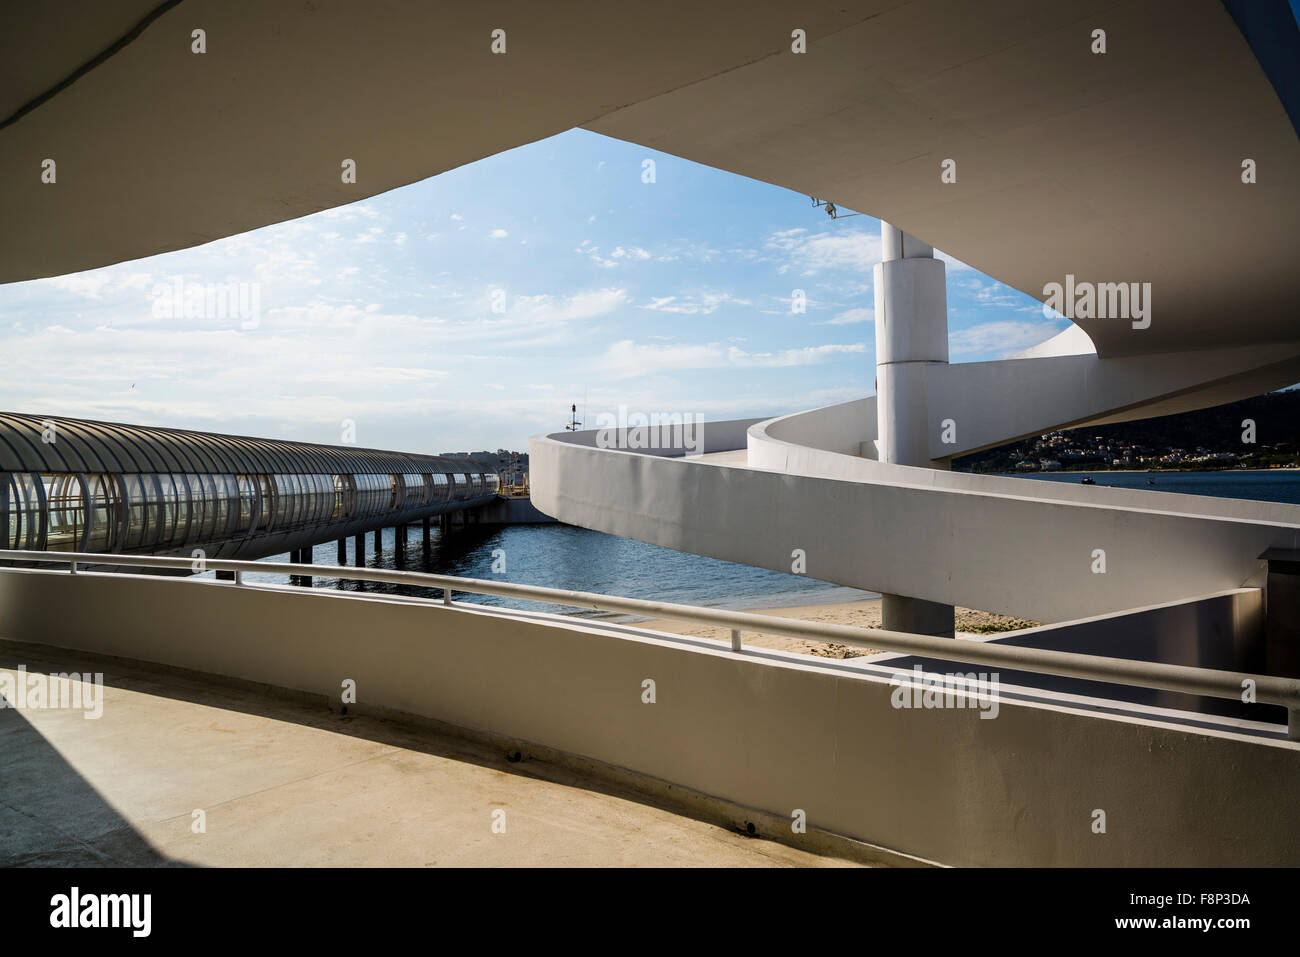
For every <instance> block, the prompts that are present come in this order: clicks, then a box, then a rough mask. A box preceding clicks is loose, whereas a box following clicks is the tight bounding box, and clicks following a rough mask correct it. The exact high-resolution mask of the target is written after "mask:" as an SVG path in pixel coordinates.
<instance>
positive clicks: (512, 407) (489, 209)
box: [0, 130, 1068, 452]
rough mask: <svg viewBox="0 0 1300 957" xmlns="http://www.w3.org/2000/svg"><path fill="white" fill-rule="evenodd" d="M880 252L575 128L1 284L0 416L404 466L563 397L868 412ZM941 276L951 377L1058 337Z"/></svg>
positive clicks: (1036, 308) (519, 441) (507, 440)
mask: <svg viewBox="0 0 1300 957" xmlns="http://www.w3.org/2000/svg"><path fill="white" fill-rule="evenodd" d="M647 158H650V159H653V160H654V161H655V164H656V169H655V182H653V183H645V182H642V162H643V160H645V159H647ZM360 173H361V176H362V177H364V170H362V171H360ZM832 198H833V197H832ZM879 250H880V227H879V222H878V221H877V220H875V219H873V218H871V217H869V216H865V215H864V216H855V217H850V218H842V219H839V220H834V221H833V220H831V219H829V218H828V217H827V216H826V215H825V213H824V212H823V211H822V210H820V209H815V208H813V207H812V206H811V204H810V201H809V198H808V197H807V196H803V195H801V194H798V193H793V192H790V191H788V190H785V189H781V188H778V187H774V186H770V185H767V184H764V183H758V182H755V181H753V180H749V179H745V178H743V177H739V176H735V175H733V174H730V173H725V172H721V171H719V170H715V169H711V168H709V167H705V166H700V165H698V164H695V163H690V162H687V161H685V160H682V159H678V158H676V157H672V156H668V155H665V154H662V153H657V152H655V151H653V150H647V149H645V148H643V147H640V146H635V145H632V144H628V143H623V142H621V141H618V140H613V139H609V138H607V137H603V136H600V135H597V134H594V133H587V132H584V131H579V130H574V131H570V132H568V133H563V134H561V135H558V136H554V137H551V138H550V139H547V140H543V141H541V142H538V143H534V144H531V145H528V146H524V147H520V148H518V149H515V150H511V151H509V152H507V153H502V154H499V155H497V156H493V157H490V158H488V159H485V160H482V161H480V162H478V163H474V164H472V165H469V166H466V167H462V168H460V169H457V170H452V171H450V172H447V173H444V174H442V175H440V176H436V177H433V178H431V179H428V180H424V181H423V182H420V183H416V184H413V185H411V186H407V187H404V188H402V189H397V190H393V191H391V192H388V193H385V194H383V195H380V196H376V197H373V198H371V199H368V200H364V201H361V202H359V203H355V204H353V205H351V206H346V207H340V208H337V209H333V210H327V211H325V212H323V213H319V214H316V215H313V216H308V217H304V218H302V219H298V220H294V221H291V222H287V223H281V224H278V225H275V226H268V227H266V228H264V229H259V230H255V231H253V232H250V233H245V234H242V235H239V236H233V237H230V238H228V239H224V240H219V241H216V242H212V243H208V244H206V245H204V246H200V247H196V248H194V249H188V250H180V251H177V252H173V253H167V254H164V255H160V256H155V257H151V258H148V259H142V260H137V261H135V262H131V263H122V264H119V265H116V266H111V267H107V268H104V269H97V270H91V271H89V272H84V273H77V274H74V275H70V276H62V277H57V278H53V279H43V280H36V281H32V282H25V283H14V284H10V285H6V286H0V352H2V353H3V354H4V355H5V356H6V357H7V358H8V360H9V361H8V363H7V367H8V368H9V369H10V370H13V371H14V372H15V373H16V374H14V375H12V376H11V377H8V378H6V380H5V381H4V382H3V383H0V408H4V409H6V410H12V411H22V412H32V413H37V414H43V415H52V416H60V415H63V416H80V417H88V418H98V419H106V420H112V421H123V422H133V423H140V424H149V425H165V426H174V427H180V428H194V429H205V430H212V431H223V432H235V433H241V434H249V435H261V436H268V437H275V438H285V439H297V440H303V441H315V442H327V443H338V442H340V440H341V438H342V428H343V425H342V423H343V422H344V420H349V421H351V422H352V423H354V424H355V433H356V441H357V443H358V444H360V445H364V446H372V447H379V448H394V449H402V450H405V451H413V452H438V451H456V450H467V449H481V448H492V449H495V448H498V447H507V448H514V449H523V448H525V447H526V444H527V439H528V437H529V436H530V435H532V434H535V433H538V432H542V431H555V430H558V429H559V428H561V427H562V426H563V424H564V422H565V421H566V420H567V416H568V410H569V405H570V403H573V402H576V403H577V405H578V407H579V415H580V416H581V415H582V410H583V409H584V406H585V409H586V416H587V422H588V423H589V424H594V423H595V420H596V415H597V414H598V413H600V412H605V411H609V412H614V411H616V410H617V409H618V407H619V406H620V405H624V406H627V407H628V409H629V410H630V411H642V412H647V413H649V412H664V413H682V414H686V413H692V414H697V415H702V416H703V417H704V418H706V419H719V418H734V417H741V416H750V415H755V416H757V415H769V414H778V413H782V412H788V411H794V410H797V409H805V408H812V407H815V406H818V405H825V404H829V403H832V402H837V401H843V400H847V399H851V398H855V397H858V396H862V395H866V394H869V393H871V392H872V391H874V384H873V383H874V375H875V370H874V361H875V360H874V329H873V326H872V305H873V295H872V266H873V265H874V263H875V262H877V261H878V260H879ZM948 262H949V264H948V307H949V326H950V348H951V354H952V360H953V361H954V362H960V361H975V360H981V359H996V358H1002V357H1004V356H1006V355H1010V354H1012V353H1014V352H1018V351H1020V350H1021V349H1024V348H1027V347H1028V346H1031V345H1034V344H1036V343H1037V342H1040V341H1042V340H1044V339H1046V338H1048V337H1049V336H1051V335H1053V334H1055V333H1056V332H1058V331H1060V330H1061V329H1063V328H1065V327H1066V326H1067V325H1068V323H1067V322H1066V321H1065V320H1061V319H1056V320H1049V319H1045V318H1044V317H1043V314H1042V308H1041V304H1040V303H1038V302H1037V301H1036V300H1034V299H1032V298H1030V297H1028V296H1025V295H1023V294H1021V293H1018V292H1016V291H1014V290H1011V289H1009V288H1007V287H1005V286H1003V285H1001V284H999V283H997V282H995V281H994V280H992V279H990V278H989V277H987V276H985V275H983V274H982V273H979V272H977V271H975V270H973V269H971V268H969V267H966V266H964V265H963V264H961V263H957V262H955V261H952V260H951V259H950V260H949V261H948ZM177 278H179V279H181V280H182V281H183V282H185V283H230V282H234V283H249V284H253V283H256V284H257V291H258V296H259V305H260V314H259V320H258V322H257V323H256V325H255V326H253V327H251V328H245V326H246V325H249V323H244V322H241V321H239V320H238V319H237V318H229V317H217V316H212V317H209V318H201V317H191V318H184V317H180V318H168V317H167V316H165V315H159V314H158V312H159V310H158V309H157V308H156V303H157V301H158V297H159V292H160V290H163V289H170V288H173V284H174V281H175V280H176V279H177ZM795 289H802V290H803V291H804V293H805V295H806V297H807V311H806V312H805V313H803V314H797V313H792V312H791V308H790V303H791V298H792V295H793V291H794V290H795ZM494 291H499V292H498V293H497V296H498V298H497V302H498V304H503V305H504V311H494V310H493V302H494V299H493V294H494Z"/></svg>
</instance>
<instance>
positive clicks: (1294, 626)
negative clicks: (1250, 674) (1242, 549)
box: [1262, 548, 1300, 678]
mask: <svg viewBox="0 0 1300 957" xmlns="http://www.w3.org/2000/svg"><path fill="white" fill-rule="evenodd" d="M1263 557H1264V558H1266V559H1268V578H1267V587H1266V589H1265V591H1264V603H1265V615H1264V653H1263V656H1262V657H1263V659H1264V660H1263V671H1264V674H1267V675H1277V676H1278V677H1280V678H1300V550H1297V549H1284V548H1270V549H1269V550H1268V551H1266V552H1265V553H1264V555H1263Z"/></svg>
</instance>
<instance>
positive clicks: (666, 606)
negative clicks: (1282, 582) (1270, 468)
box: [0, 550, 1300, 740]
mask: <svg viewBox="0 0 1300 957" xmlns="http://www.w3.org/2000/svg"><path fill="white" fill-rule="evenodd" d="M0 561H21V562H39V563H44V564H55V565H61V564H66V565H68V567H69V571H70V572H72V573H73V574H77V573H78V567H77V566H78V565H101V566H111V567H132V568H173V569H182V570H190V571H193V570H194V566H195V565H196V564H197V565H200V566H201V567H200V571H231V572H235V574H236V581H234V582H231V583H230V584H232V585H234V586H236V587H242V586H246V585H247V584H248V583H246V582H244V581H243V574H242V573H244V572H264V573H271V574H282V575H290V576H305V577H328V578H339V579H344V580H351V581H374V582H384V583H387V584H392V585H413V586H419V587H424V588H439V589H441V590H442V593H443V595H442V601H443V603H444V604H451V593H452V592H453V591H462V592H469V593H471V594H478V595H496V596H499V597H503V598H517V599H524V600H527V601H537V602H543V603H547V604H552V605H570V606H573V607H577V608H590V609H593V610H596V611H605V612H613V613H618V614H631V615H645V616H647V617H652V618H667V619H671V620H674V621H685V622H690V623H692V624H702V625H717V626H721V627H723V628H726V629H729V630H730V632H731V648H732V650H733V651H738V652H743V650H744V646H743V644H742V642H741V640H740V635H741V633H742V632H747V631H748V632H758V633H762V634H768V635H781V636H783V637H787V638H803V639H808V640H812V641H834V642H838V643H839V644H845V645H850V646H853V647H858V648H870V649H882V650H885V651H894V652H901V653H904V654H914V655H924V656H926V657H930V658H939V659H942V660H945V661H960V662H965V663H968V664H977V665H989V666H998V667H1005V668H1010V669H1015V670H1020V671H1031V672H1035V673H1037V674H1048V675H1057V676H1060V677H1066V678H1081V679H1085V680H1089V681H1103V682H1106V683H1109V684H1123V685H1135V686H1138V687H1143V688H1157V689H1160V690H1163V691H1176V692H1182V693H1184V694H1194V695H1204V696H1206V697H1211V698H1224V699H1229V700H1234V701H1240V700H1242V698H1243V691H1244V690H1245V689H1246V687H1247V686H1248V685H1247V682H1251V683H1253V686H1254V698H1255V700H1256V701H1257V702H1260V703H1262V704H1274V705H1281V706H1282V707H1284V708H1286V709H1287V711H1288V717H1289V723H1288V732H1289V735H1288V736H1289V737H1290V738H1291V739H1292V740H1300V679H1297V678H1283V677H1279V676H1276V675H1253V674H1246V673H1244V672H1239V671H1222V670H1219V669H1213V668H1196V667H1192V666H1189V665H1171V664H1166V663H1164V662H1155V661H1135V660H1131V659H1128V658H1108V657H1105V656H1102V655H1085V654H1080V653H1078V652H1073V651H1052V650H1049V649H1045V648H1023V647H1015V646H1011V645H998V644H991V643H988V642H973V641H958V640H955V639H952V638H938V637H934V636H930V635H914V634H907V633H905V632H899V631H885V630H883V629H880V628H858V627H854V626H851V625H833V624H828V623H825V622H811V621H800V620H797V619H794V618H776V617H771V616H768V615H758V614H754V613H753V612H743V611H729V610H726V609H720V608H702V607H699V606H695V605H678V604H674V603H672V602H662V601H647V600H645V599H642V598H620V597H617V596H614V595H601V594H598V593H595V592H583V591H570V590H568V589H562V588H546V587H543V586H540V585H519V584H514V583H511V582H496V581H486V580H484V579H481V578H458V577H456V576H453V575H434V574H431V573H429V572H412V571H401V570H396V569H383V568H349V567H346V566H338V565H307V564H298V563H291V562H255V561H241V560H237V559H226V558H193V559H191V558H182V557H168V556H161V555H118V554H105V553H96V552H42V551H7V550H0Z"/></svg>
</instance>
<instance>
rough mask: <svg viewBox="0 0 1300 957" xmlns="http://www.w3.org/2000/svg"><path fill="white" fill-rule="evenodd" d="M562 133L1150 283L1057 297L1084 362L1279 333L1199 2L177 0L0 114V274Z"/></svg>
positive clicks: (395, 180) (207, 228)
mask: <svg viewBox="0 0 1300 957" xmlns="http://www.w3.org/2000/svg"><path fill="white" fill-rule="evenodd" d="M98 6H99V5H98V4H89V3H67V4H54V5H45V6H44V7H42V8H39V9H32V10H25V11H24V16H23V18H22V19H21V21H19V22H17V23H12V24H6V25H7V26H10V27H11V29H10V30H8V31H5V36H6V37H7V39H5V40H4V44H5V48H4V50H5V51H6V52H7V51H8V50H10V49H14V48H17V49H28V48H29V47H30V46H31V44H32V43H33V42H36V41H39V40H42V39H43V40H44V41H45V42H46V44H47V49H48V50H49V55H48V57H47V58H46V59H45V60H43V61H41V60H39V58H37V60H35V61H34V60H33V59H32V57H31V56H30V55H26V57H25V58H24V59H21V60H19V61H16V62H19V63H20V64H22V63H26V64H27V68H24V69H22V70H21V71H19V72H20V77H19V80H18V81H17V82H18V85H17V86H15V87H13V88H12V89H6V90H5V91H4V95H3V97H0V102H2V103H4V104H6V105H13V103H15V102H17V101H23V100H24V97H25V96H26V95H27V94H29V93H32V92H33V90H34V89H35V88H36V87H37V86H38V85H39V84H38V81H39V82H40V83H45V82H48V80H49V78H50V76H51V75H52V74H54V73H56V72H58V71H57V70H55V65H58V67H59V69H67V68H70V67H71V64H73V63H75V62H76V61H78V60H80V59H81V58H83V57H84V56H85V55H86V51H87V50H88V49H90V48H91V47H92V46H93V44H91V43H90V42H89V40H88V37H90V36H93V35H94V34H95V33H96V32H98V33H99V34H101V41H102V47H103V48H108V47H110V46H112V44H113V43H114V42H115V41H117V40H118V39H120V30H121V29H122V26H121V21H122V20H123V19H128V18H126V17H125V15H124V14H125V11H128V10H130V11H133V12H134V11H137V10H138V9H139V8H140V5H138V4H136V5H129V6H128V7H123V8H122V10H121V11H119V13H118V14H115V15H113V16H109V15H108V14H106V13H102V12H96V11H97V9H98ZM164 6H165V5H164ZM65 25H66V29H63V30H56V29H55V28H57V27H64V26H65ZM195 27H202V28H203V29H205V30H206V31H207V38H208V52H207V53H206V54H204V55H202V56H196V55H194V54H192V53H191V52H190V31H191V30H192V29H194V28H195ZM497 27H501V28H505V29H506V30H507V41H508V47H507V49H508V52H507V54H506V55H504V56H500V55H493V54H492V53H491V52H490V50H489V45H490V33H491V31H492V30H493V29H494V28H497ZM795 27H798V28H802V29H805V30H806V31H807V34H808V38H809V46H808V52H807V53H806V54H802V55H795V54H792V53H791V52H790V47H789V44H790V32H791V30H792V29H793V28H795ZM1094 28H1104V29H1105V30H1106V31H1107V41H1108V52H1107V53H1105V54H1104V55H1095V54H1093V53H1091V52H1090V49H1089V47H1090V42H1091V41H1090V35H1091V32H1092V30H1093V29H1094ZM41 64H44V65H41ZM8 115H12V114H6V116H8ZM3 122H4V119H3V118H0V123H3ZM575 126H583V127H586V128H588V129H591V130H594V131H597V132H600V133H604V134H608V135H611V136H615V137H619V138H622V139H627V140H631V141H634V142H637V143H641V144H644V145H646V146H648V147H653V148H656V149H661V150H665V151H668V152H672V153H676V154H679V155H681V156H684V157H686V158H688V159H691V160H695V161H699V162H703V163H707V164H710V165H713V166H717V167H720V168H723V169H728V170H731V171H733V172H737V173H741V174H744V175H747V176H752V177H755V178H758V179H761V180H765V181H768V182H772V183H775V184H779V185H781V186H786V187H789V188H792V189H797V190H800V191H802V192H805V193H810V194H815V195H818V196H825V197H829V198H831V199H833V200H834V201H835V202H837V203H839V204H840V205H842V206H848V207H852V208H855V209H859V210H862V211H865V212H869V213H871V214H873V215H876V216H880V217H882V218H885V219H887V220H889V221H890V222H892V223H894V224H896V225H898V226H899V227H900V228H903V229H906V230H907V231H908V232H909V233H911V234H913V235H915V236H917V237H919V238H921V239H923V240H924V241H926V242H929V243H933V244H934V245H936V246H938V247H939V248H942V249H944V250H945V251H947V252H949V253H951V254H952V255H955V256H957V257H958V258H960V259H962V260H964V261H966V262H968V263H970V264H971V265H973V266H975V267H976V268H978V269H981V270H983V271H984V272H986V273H988V274H989V275H991V276H994V277H996V278H997V279H999V280H1000V281H1002V282H1005V283H1007V284H1008V285H1011V286H1014V287H1016V288H1018V289H1020V290H1022V291H1024V292H1027V293H1030V294H1032V295H1038V296H1039V297H1040V298H1041V296H1042V290H1043V286H1044V285H1045V284H1046V283H1048V282H1063V281H1064V279H1065V276H1066V274H1067V273H1068V274H1073V275H1074V276H1076V277H1077V278H1078V279H1080V280H1082V281H1090V282H1150V283H1151V284H1152V304H1153V306H1152V323H1151V326H1150V328H1148V329H1143V330H1135V329H1132V328H1131V326H1130V324H1129V323H1128V322H1125V321H1122V320H1114V319H1107V320H1080V321H1079V324H1080V325H1081V326H1082V327H1083V328H1084V329H1085V331H1086V332H1087V334H1088V335H1089V337H1090V338H1091V339H1092V341H1093V343H1094V344H1095V346H1096V349H1097V353H1098V354H1099V355H1103V356H1106V355H1109V356H1117V355H1129V354H1142V353H1158V352H1163V351H1173V350H1186V349H1190V348H1209V347H1214V346H1218V345H1223V344H1233V345H1244V344H1249V343H1262V342H1275V341H1282V340H1287V339H1294V337H1295V325H1296V323H1295V305H1294V300H1293V289H1294V278H1293V277H1294V263H1295V258H1296V252H1297V249H1300V217H1297V216H1296V210H1297V208H1300V203H1298V202H1297V201H1298V200H1300V142H1298V141H1297V138H1296V132H1295V129H1294V127H1293V126H1292V124H1291V121H1290V120H1289V118H1288V116H1287V114H1286V111H1285V110H1284V109H1283V106H1282V104H1281V102H1280V101H1279V99H1278V96H1277V94H1276V93H1275V92H1274V90H1273V87H1272V86H1271V85H1270V82H1269V79H1268V77H1267V76H1266V74H1265V72H1264V70H1263V68H1261V66H1260V64H1259V62H1258V61H1257V59H1256V58H1255V56H1254V55H1253V53H1252V51H1251V49H1250V47H1249V45H1248V44H1247V43H1246V41H1245V39H1244V38H1243V36H1242V34H1241V32H1240V30H1239V29H1238V28H1237V26H1236V24H1235V23H1234V22H1233V19H1232V18H1231V17H1230V16H1229V14H1228V12H1227V11H1226V10H1225V8H1224V7H1223V5H1222V3H1221V2H1220V0H1153V2H1146V3H1142V4H1119V5H1116V4H1112V3H1105V2H1098V0H1093V2H1088V0H1077V2H1060V3H1051V4H1043V3H1038V2H1033V0H990V2H986V3H981V4H978V5H974V4H969V3H966V2H963V0H919V2H913V3H904V2H898V0H876V2H870V3H861V4H855V5H853V6H852V8H845V7H842V6H841V5H840V4H838V3H829V2H821V0H810V2H805V3H802V4H800V5H799V6H798V7H797V8H792V7H791V5H790V4H788V3H776V2H760V3H753V2H743V3H742V2H738V0H737V2H719V3H709V4H699V3H691V2H664V3H657V4H653V5H650V6H640V5H622V4H608V3H596V2H580V3H568V4H563V5H558V6H557V5H545V6H542V5H537V4H533V3H524V2H513V3H500V4H494V5H492V7H491V8H490V9H483V8H479V7H476V6H473V7H471V6H465V5H460V4H441V3H440V4H428V3H416V2H405V0H381V2H374V3H368V4H365V5H360V4H355V3H348V2H343V0H315V2H313V3H310V4H303V5H293V6H292V7H290V6H287V5H285V6H279V5H266V4H261V3H252V2H216V0H184V2H182V3H179V4H178V5H176V6H174V7H172V8H170V9H166V10H165V11H163V12H162V13H161V14H160V15H158V16H157V19H156V20H155V21H154V22H152V23H151V24H149V25H148V26H147V27H146V28H145V29H144V30H143V31H142V32H141V33H140V35H139V36H138V37H137V38H135V39H134V40H133V41H132V42H130V43H127V44H125V45H124V46H123V47H122V48H121V49H120V50H119V51H118V52H116V53H115V54H114V55H112V56H110V57H108V58H107V59H106V60H105V61H104V62H102V63H100V64H99V65H97V66H95V67H94V68H93V69H92V70H90V71H89V72H87V73H85V75H83V76H81V77H80V78H79V79H77V80H76V81H75V82H73V83H71V84H70V85H69V86H67V87H66V88H65V89H63V90H62V91H60V92H59V93H57V94H56V95H54V96H52V97H51V98H50V99H48V100H47V101H46V102H44V103H42V104H40V105H39V106H37V107H36V108H34V109H32V110H31V111H30V112H28V113H27V114H25V115H23V116H21V117H20V118H18V119H17V120H16V121H15V122H13V123H11V124H10V125H8V126H7V127H4V128H2V129H0V184H2V185H0V218H3V220H4V222H5V223H6V225H7V227H8V228H7V229H6V230H5V231H4V233H3V235H2V236H0V281H15V280H21V279H28V278H34V277H39V276H49V275H57V274H61V273H66V272H70V271H75V270H80V269H86V268H90V267H94V266H100V265H104V264H107V263H112V262H118V261H122V260H127V259H134V258H138V257H141V256H146V255H151V254H154V253H159V252H163V251H166V250H171V249H176V248H181V247H186V246H192V245H197V244H199V243H203V242H207V241H210V240H213V239H217V238H220V237H222V236H226V235H230V234H232V233H237V232H241V231H244V230H248V229H252V228H255V227H258V226H262V225H266V224H269V223H274V222H279V221H282V220H285V219H291V218H294V217H297V216H301V215H305V214H308V213H311V212H315V211H318V210H321V209H324V208H328V207H331V206H336V205H340V204H343V203H347V202H351V201H354V200H357V199H361V198H363V197H365V196H369V195H372V194H374V193H378V192H383V191H385V190H388V189H392V188H394V187H397V186H401V185H405V184H407V183H411V182H414V181H416V180H419V179H422V178H425V177H427V176H430V175H433V174H435V173H438V172H441V171H444V170H447V169H450V168H453V167H455V166H458V165H462V164H464V163H468V162H471V161H473V160H476V159H479V158H482V157H484V156H487V155H490V154H492V153H495V152H499V151H501V150H504V149H508V148H511V147H513V146H517V145H520V144H523V143H527V142H530V141H533V140H536V139H539V138H542V137H545V136H548V135H551V134H554V133H558V132H561V131H563V130H566V129H569V128H572V127H575ZM46 157H52V158H56V159H57V162H58V164H59V165H58V182H57V184H56V185H54V186H50V185H47V184H43V183H41V181H40V176H39V173H40V163H41V160H42V159H44V158H46ZM344 158H351V159H355V160H356V162H357V164H358V182H357V184H355V185H347V184H343V183H341V182H340V176H339V170H340V163H341V161H342V160H343V159H344ZM947 158H952V159H955V160H956V161H957V172H958V178H957V182H956V183H955V184H943V183H941V182H940V178H939V172H940V163H941V161H942V160H944V159H947ZM1247 158H1249V159H1253V160H1255V162H1256V164H1257V167H1258V171H1259V172H1258V179H1259V181H1258V183H1256V184H1253V185H1244V184H1243V183H1242V182H1241V163H1242V160H1243V159H1247Z"/></svg>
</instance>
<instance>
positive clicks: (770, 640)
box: [637, 598, 1039, 658]
mask: <svg viewBox="0 0 1300 957" xmlns="http://www.w3.org/2000/svg"><path fill="white" fill-rule="evenodd" d="M754 614H756V615H771V616H773V617H775V618H798V619H800V620H803V621H823V622H826V623H827V624H832V625H851V626H854V627H857V628H879V627H880V599H879V598H875V599H871V600H869V601H850V602H837V603H835V604H829V605H804V606H801V607H797V608H761V609H755V610H754ZM637 624H638V625H640V626H643V627H646V628H653V629H654V630H655V631H666V632H669V633H670V634H674V635H693V636H695V637H697V638H713V639H716V640H718V641H730V639H731V635H730V632H729V631H728V630H727V629H726V628H721V627H716V626H711V625H692V624H690V623H689V622H681V621H664V620H655V621H645V622H638V623H637ZM1036 624H1039V623H1038V622H1033V621H1025V620H1024V619H1022V618H1008V617H1007V616H1005V615H995V614H992V613H991V612H987V611H977V610H975V609H973V608H960V607H959V608H958V609H957V634H958V635H967V636H969V635H978V634H988V633H990V632H1000V631H1013V630H1015V629H1018V628H1031V627H1033V626H1034V625H1036ZM744 641H745V644H747V645H757V646H758V647H760V648H771V649H774V650H778V651H792V652H795V653H797V654H804V655H816V656H818V657H821V658H856V657H858V656H860V655H870V654H873V653H875V652H873V651H872V650H870V649H865V648H849V647H848V646H846V645H841V644H836V643H827V642H817V641H807V640H805V639H802V638H787V637H785V636H783V635H765V634H759V633H754V632H745V633H744Z"/></svg>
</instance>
